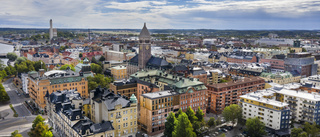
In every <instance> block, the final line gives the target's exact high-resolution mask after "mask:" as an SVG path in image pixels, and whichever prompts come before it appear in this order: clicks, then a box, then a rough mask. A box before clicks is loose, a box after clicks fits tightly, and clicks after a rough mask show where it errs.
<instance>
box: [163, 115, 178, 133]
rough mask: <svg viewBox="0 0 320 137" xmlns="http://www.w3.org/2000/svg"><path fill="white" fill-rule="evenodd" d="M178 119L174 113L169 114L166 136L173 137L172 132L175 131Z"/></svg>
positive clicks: (166, 123) (165, 130)
mask: <svg viewBox="0 0 320 137" xmlns="http://www.w3.org/2000/svg"><path fill="white" fill-rule="evenodd" d="M176 121H177V119H176V117H175V115H174V113H173V112H171V113H169V116H168V117H167V122H165V129H164V136H166V137H172V132H173V131H174V126H175V125H174V123H176Z"/></svg>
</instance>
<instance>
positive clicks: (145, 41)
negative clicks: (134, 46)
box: [138, 23, 151, 70]
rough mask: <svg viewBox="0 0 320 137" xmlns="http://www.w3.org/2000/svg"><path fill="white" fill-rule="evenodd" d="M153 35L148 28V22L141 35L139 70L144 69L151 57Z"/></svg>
mask: <svg viewBox="0 0 320 137" xmlns="http://www.w3.org/2000/svg"><path fill="white" fill-rule="evenodd" d="M150 40H151V36H150V33H149V31H148V29H147V26H146V23H144V26H143V28H142V30H141V32H140V35H139V56H138V67H139V70H141V69H144V68H145V67H146V65H147V62H148V61H149V59H150V58H151V41H150Z"/></svg>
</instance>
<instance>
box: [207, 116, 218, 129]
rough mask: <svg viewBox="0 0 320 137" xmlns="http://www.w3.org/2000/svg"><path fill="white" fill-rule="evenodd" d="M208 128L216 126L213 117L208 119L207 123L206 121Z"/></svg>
mask: <svg viewBox="0 0 320 137" xmlns="http://www.w3.org/2000/svg"><path fill="white" fill-rule="evenodd" d="M207 124H208V126H210V127H214V126H215V125H216V120H215V118H214V117H211V118H210V119H209V121H208V123H207Z"/></svg>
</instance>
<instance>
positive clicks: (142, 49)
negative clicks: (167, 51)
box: [127, 23, 172, 76]
mask: <svg viewBox="0 0 320 137" xmlns="http://www.w3.org/2000/svg"><path fill="white" fill-rule="evenodd" d="M171 67H172V65H171V64H170V63H168V62H167V61H166V60H165V59H163V58H159V57H154V56H152V55H151V35H150V32H149V30H148V29H147V26H146V23H144V26H143V28H142V30H141V32H140V35H139V54H138V55H136V56H134V57H133V58H131V59H130V60H129V61H128V66H127V74H128V75H129V76H130V75H131V74H133V73H135V72H137V71H141V70H152V69H160V70H167V69H169V68H171Z"/></svg>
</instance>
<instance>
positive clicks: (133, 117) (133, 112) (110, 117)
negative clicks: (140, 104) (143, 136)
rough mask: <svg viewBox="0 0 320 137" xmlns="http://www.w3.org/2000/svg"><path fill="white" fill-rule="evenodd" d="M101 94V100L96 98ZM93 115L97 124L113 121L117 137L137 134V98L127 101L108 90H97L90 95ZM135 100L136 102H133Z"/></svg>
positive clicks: (92, 117)
mask: <svg viewBox="0 0 320 137" xmlns="http://www.w3.org/2000/svg"><path fill="white" fill-rule="evenodd" d="M95 94H96V95H97V94H100V95H101V96H104V95H105V96H104V97H101V98H102V99H101V98H96V97H95V96H96V95H95ZM90 98H91V99H92V100H91V102H90V103H91V106H92V107H91V108H92V113H91V114H92V115H91V119H92V121H94V122H95V123H100V122H102V121H111V123H112V125H113V127H114V136H115V137H127V136H135V134H136V132H137V126H138V123H137V119H138V118H137V113H138V109H137V101H136V98H135V96H134V95H133V96H131V98H130V100H127V99H125V98H123V97H121V96H119V95H116V94H114V93H112V92H110V91H109V90H106V89H96V90H95V91H93V92H91V93H90ZM132 98H135V101H134V100H133V101H132Z"/></svg>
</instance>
